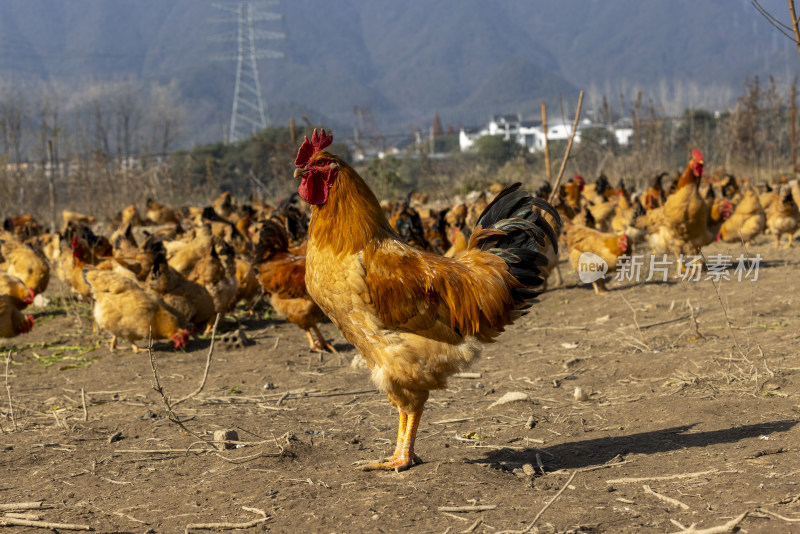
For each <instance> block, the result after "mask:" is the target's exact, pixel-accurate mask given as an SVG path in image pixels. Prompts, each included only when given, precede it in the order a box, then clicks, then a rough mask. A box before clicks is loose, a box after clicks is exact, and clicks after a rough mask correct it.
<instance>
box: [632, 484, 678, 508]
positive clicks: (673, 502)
mask: <svg viewBox="0 0 800 534" xmlns="http://www.w3.org/2000/svg"><path fill="white" fill-rule="evenodd" d="M642 487H643V488H644V492H645V493H648V494H650V495H652V496H653V497H655V498H656V499H658V500H660V501H664V502H665V503H667V504H669V505H670V506H677V507H678V508H680V509H682V510H688V509H689V505H688V504H686V503H682V502H681V501H679V500H678V499H673V498H672V497H667V496H666V495H662V494H660V493H656V492H655V491H653V489H652V488H651V487H650V486H648V485H647V484H645V485H643V486H642Z"/></svg>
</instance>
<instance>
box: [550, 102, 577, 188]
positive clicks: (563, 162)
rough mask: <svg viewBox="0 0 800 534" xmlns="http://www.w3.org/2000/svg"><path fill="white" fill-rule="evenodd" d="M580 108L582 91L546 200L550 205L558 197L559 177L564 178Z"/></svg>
mask: <svg viewBox="0 0 800 534" xmlns="http://www.w3.org/2000/svg"><path fill="white" fill-rule="evenodd" d="M581 106H583V91H581V93H580V95H579V96H578V108H577V109H576V110H575V121H574V122H573V123H572V133H571V134H570V136H569V142H568V143H567V150H566V152H564V159H562V160H561V168H560V169H559V170H558V177H556V182H555V183H554V184H553V192H552V193H550V198H549V199H548V202H550V203H551V204H552V203H553V200H555V198H556V196H557V195H558V186H559V185H560V184H561V177H562V176H564V170H565V169H566V168H567V160H568V159H569V152H570V150H572V142H573V141H574V140H575V133H576V132H577V131H578V123H579V122H580V119H581Z"/></svg>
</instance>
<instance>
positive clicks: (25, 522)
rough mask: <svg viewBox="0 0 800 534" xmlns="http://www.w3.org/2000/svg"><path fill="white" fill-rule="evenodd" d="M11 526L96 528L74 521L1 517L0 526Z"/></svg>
mask: <svg viewBox="0 0 800 534" xmlns="http://www.w3.org/2000/svg"><path fill="white" fill-rule="evenodd" d="M10 526H18V527H37V528H49V529H52V530H55V529H62V530H94V528H93V527H91V526H89V525H78V524H74V523H50V522H49V521H31V520H29V519H17V518H14V517H0V527H10Z"/></svg>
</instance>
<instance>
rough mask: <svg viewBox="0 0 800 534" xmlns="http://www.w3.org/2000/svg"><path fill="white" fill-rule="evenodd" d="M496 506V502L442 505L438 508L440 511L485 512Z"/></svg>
mask: <svg viewBox="0 0 800 534" xmlns="http://www.w3.org/2000/svg"><path fill="white" fill-rule="evenodd" d="M495 508H497V505H496V504H477V505H474V506H440V507H439V508H437V510H438V511H440V512H485V511H486V510H494V509H495Z"/></svg>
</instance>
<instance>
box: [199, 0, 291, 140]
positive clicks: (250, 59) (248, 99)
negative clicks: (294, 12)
mask: <svg viewBox="0 0 800 534" xmlns="http://www.w3.org/2000/svg"><path fill="white" fill-rule="evenodd" d="M277 3H278V2H276V1H270V2H236V3H231V4H222V3H216V4H212V5H213V6H214V7H216V8H218V9H222V10H223V11H227V12H228V13H231V15H229V16H227V17H223V18H219V19H213V20H212V21H211V22H215V23H223V24H230V23H235V24H236V25H237V29H236V31H235V32H232V33H226V34H222V35H217V36H214V37H212V38H211V39H210V40H211V41H214V42H235V43H236V46H237V51H236V53H232V54H225V55H218V56H213V57H212V59H216V60H222V61H231V60H234V61H236V82H235V83H234V88H233V110H232V111H231V124H230V128H229V129H228V142H230V143H235V142H237V141H240V140H242V139H245V138H247V137H249V136H250V135H252V134H253V133H254V132H256V131H258V130H262V129H264V128H266V127H267V124H268V123H267V114H266V111H265V106H264V99H263V97H262V95H261V81H260V79H259V75H258V63H257V60H259V59H267V58H269V59H278V58H282V57H284V54H283V53H282V52H277V51H275V50H258V49H257V48H256V41H265V40H275V39H285V38H286V35H285V34H283V33H281V32H273V31H266V30H257V29H256V28H255V23H256V22H268V21H275V20H281V19H283V15H279V14H277V13H268V12H266V11H261V10H260V9H259V8H261V7H266V6H268V5H275V4H277Z"/></svg>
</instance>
